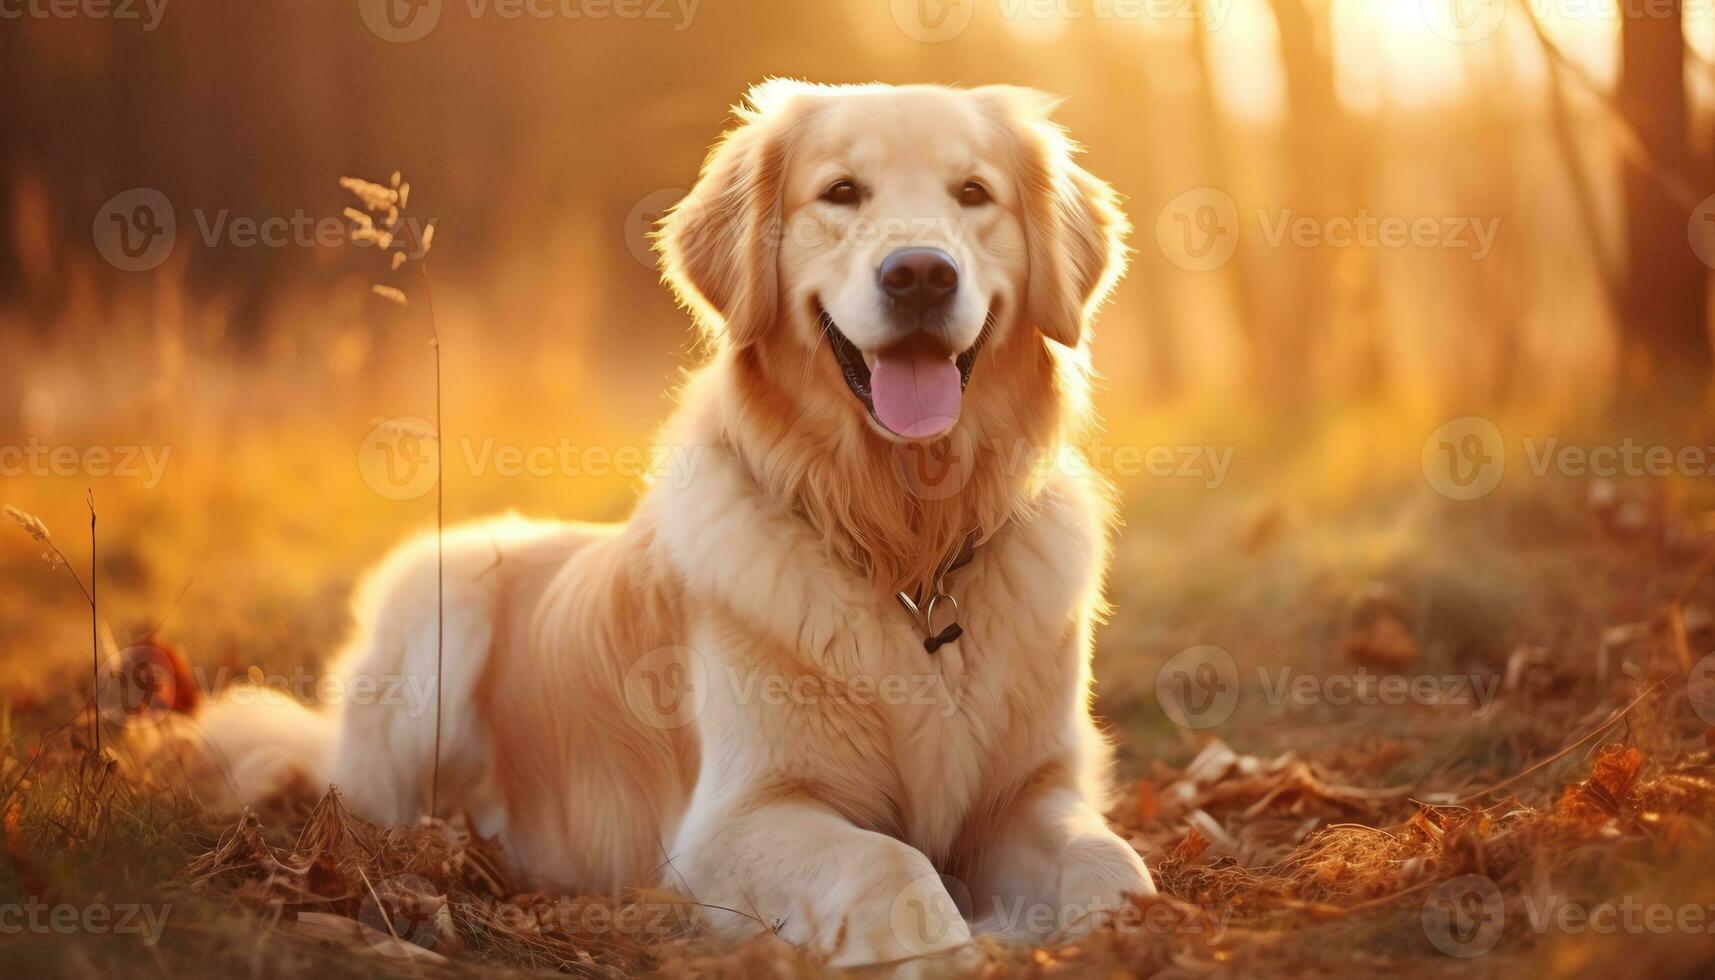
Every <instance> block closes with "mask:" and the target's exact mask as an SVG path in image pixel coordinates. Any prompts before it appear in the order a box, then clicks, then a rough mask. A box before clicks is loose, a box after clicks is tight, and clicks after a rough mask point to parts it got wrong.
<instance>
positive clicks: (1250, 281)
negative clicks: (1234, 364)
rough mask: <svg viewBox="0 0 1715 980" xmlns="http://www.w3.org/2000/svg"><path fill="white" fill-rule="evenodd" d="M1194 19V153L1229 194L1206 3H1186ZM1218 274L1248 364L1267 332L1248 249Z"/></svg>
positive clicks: (1226, 140)
mask: <svg viewBox="0 0 1715 980" xmlns="http://www.w3.org/2000/svg"><path fill="white" fill-rule="evenodd" d="M1191 3H1192V6H1193V8H1194V9H1195V13H1196V16H1195V17H1194V18H1192V21H1191V23H1192V28H1191V60H1192V63H1193V64H1195V65H1196V66H1197V150H1198V154H1199V156H1200V157H1201V159H1200V161H1199V163H1200V165H1201V169H1202V172H1203V173H1205V174H1207V175H1208V182H1209V186H1211V187H1216V188H1219V189H1221V190H1222V191H1224V192H1226V193H1227V194H1229V195H1231V194H1233V192H1234V190H1235V187H1234V183H1233V166H1232V140H1231V137H1230V134H1229V133H1228V131H1227V119H1226V116H1225V115H1224V114H1223V113H1222V112H1221V106H1220V103H1219V101H1218V100H1217V99H1216V98H1215V69H1214V60H1213V58H1212V57H1211V56H1210V53H1209V20H1208V18H1209V12H1208V7H1209V5H1208V2H1207V0H1191ZM1222 272H1223V273H1224V274H1225V275H1226V277H1227V282H1228V283H1229V285H1230V286H1231V289H1232V296H1233V309H1234V310H1235V312H1236V314H1237V316H1238V320H1239V333H1240V335H1241V336H1242V337H1244V339H1245V342H1246V343H1247V344H1249V345H1250V356H1251V357H1252V358H1253V363H1254V359H1255V357H1256V352H1257V350H1258V348H1259V347H1260V346H1261V344H1260V339H1259V336H1260V334H1261V333H1263V332H1265V331H1266V330H1267V324H1265V323H1263V322H1262V318H1263V313H1264V307H1263V303H1262V302H1261V298H1260V296H1259V295H1258V287H1259V285H1260V280H1259V277H1258V270H1257V262H1256V259H1255V252H1254V250H1247V249H1246V248H1244V245H1243V243H1242V242H1241V243H1240V246H1239V248H1238V250H1237V251H1235V252H1234V253H1233V258H1232V261H1230V262H1228V263H1227V265H1226V267H1225V268H1224V269H1223V270H1222Z"/></svg>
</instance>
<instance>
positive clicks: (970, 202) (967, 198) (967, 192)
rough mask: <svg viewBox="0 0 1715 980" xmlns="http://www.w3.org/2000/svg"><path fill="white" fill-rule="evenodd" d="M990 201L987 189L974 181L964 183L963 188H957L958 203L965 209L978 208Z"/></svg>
mask: <svg viewBox="0 0 1715 980" xmlns="http://www.w3.org/2000/svg"><path fill="white" fill-rule="evenodd" d="M992 200H994V199H993V198H991V197H989V189H988V188H987V187H984V186H983V185H981V184H979V183H977V182H976V181H974V180H967V181H965V186H964V187H961V188H959V203H960V204H962V205H964V206H965V207H967V208H974V207H979V206H981V205H984V204H987V203H988V202H990V201H992Z"/></svg>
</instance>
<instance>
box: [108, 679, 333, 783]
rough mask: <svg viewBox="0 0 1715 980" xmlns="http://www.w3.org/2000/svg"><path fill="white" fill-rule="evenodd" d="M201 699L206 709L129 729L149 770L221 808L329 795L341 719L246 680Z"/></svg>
mask: <svg viewBox="0 0 1715 980" xmlns="http://www.w3.org/2000/svg"><path fill="white" fill-rule="evenodd" d="M195 700H197V701H201V703H199V704H192V705H184V704H182V703H181V705H180V706H179V707H177V708H176V709H175V710H173V711H172V712H171V713H169V714H166V715H165V716H164V717H160V718H159V719H158V720H156V721H154V722H153V723H152V724H149V725H148V726H147V727H146V728H143V727H141V726H139V725H138V723H137V722H136V721H135V720H133V721H132V722H131V723H130V724H129V725H127V727H128V728H130V729H131V735H132V736H133V738H132V739H131V742H132V745H133V746H134V747H135V748H136V749H137V750H138V751H137V755H138V757H139V758H140V759H141V760H142V762H143V763H144V764H145V766H146V767H147V768H148V770H149V771H151V772H153V773H155V774H156V775H158V776H160V777H162V778H163V779H167V780H169V781H171V782H174V783H177V784H184V783H189V784H190V785H191V786H192V787H194V788H195V789H196V790H197V791H198V793H199V794H200V795H202V796H203V799H204V800H205V801H206V802H210V803H215V804H217V805H238V804H248V803H258V802H261V801H262V800H265V799H268V798H270V797H272V796H276V795H279V794H281V793H285V792H288V791H297V790H306V791H310V792H315V793H317V794H318V795H319V793H320V792H325V791H326V790H327V786H328V779H329V770H330V767H331V765H332V760H333V748H334V740H335V738H336V737H337V735H338V729H339V719H338V716H337V715H334V714H331V713H327V712H323V711H316V710H314V709H311V708H308V707H305V706H304V705H303V704H301V703H300V702H299V701H298V700H297V699H296V698H295V697H293V696H291V695H290V694H289V693H287V692H286V691H284V690H280V689H277V688H270V687H265V686H254V685H251V684H248V683H245V682H242V681H241V682H239V683H237V684H235V685H232V686H230V687H228V688H226V689H225V690H224V691H221V692H220V693H218V694H216V695H214V696H213V697H212V698H211V699H209V700H206V701H203V700H202V699H201V698H197V699H195Z"/></svg>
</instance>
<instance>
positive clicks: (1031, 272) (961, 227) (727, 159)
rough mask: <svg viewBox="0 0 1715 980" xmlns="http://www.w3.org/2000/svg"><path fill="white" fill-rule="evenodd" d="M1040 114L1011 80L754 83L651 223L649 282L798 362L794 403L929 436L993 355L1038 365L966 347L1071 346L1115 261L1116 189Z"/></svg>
mask: <svg viewBox="0 0 1715 980" xmlns="http://www.w3.org/2000/svg"><path fill="white" fill-rule="evenodd" d="M1051 108H1052V101H1051V100H1050V99H1048V98H1047V97H1045V96H1043V95H1041V94H1040V93H1037V92H1034V91H1031V90H1028V89H1021V88H1013V87H1009V86H989V87H984V88H977V89H972V90H957V89H950V88H942V87H938V86H904V87H893V86H885V85H865V86H821V85H810V84H806V83H801V82H794V81H788V80H773V81H769V82H766V83H763V84H762V85H759V86H757V87H756V88H754V89H752V90H751V92H750V93H749V96H748V98H747V100H746V103H745V104H744V105H743V106H741V107H739V109H738V118H739V123H738V125H737V126H736V127H735V128H734V129H732V130H731V131H730V132H728V133H727V134H726V135H725V136H724V137H723V138H722V139H721V141H720V142H719V144H717V146H716V147H715V149H714V151H713V152H712V153H711V154H710V155H709V159H708V161H707V163H706V164H705V166H704V169H703V173H702V176H701V178H700V179H699V180H698V182H697V184H696V186H695V188H694V189H693V190H692V191H691V192H690V194H688V195H687V196H686V197H685V199H684V200H683V201H682V202H680V204H679V205H678V206H677V207H676V208H675V209H674V210H673V211H672V213H671V214H670V215H668V217H667V218H666V219H665V221H664V223H663V226H662V228H661V230H660V231H659V233H658V238H659V245H660V249H661V252H662V255H663V258H664V267H665V273H666V277H667V279H668V281H669V282H670V283H671V284H672V286H673V287H674V289H675V290H676V291H677V293H678V295H679V296H680V298H681V299H682V300H683V301H684V302H685V303H686V304H687V305H688V306H690V307H691V308H692V309H693V310H695V311H696V313H697V315H698V319H699V321H700V322H701V323H702V325H703V327H704V329H705V330H706V331H707V332H708V333H709V334H710V336H712V337H713V338H715V339H716V341H717V342H718V343H719V344H722V345H725V346H727V347H728V348H731V349H734V350H743V349H745V348H758V349H760V350H761V351H763V352H765V356H766V357H767V358H768V359H769V360H771V361H772V362H774V363H777V364H782V365H787V364H789V365H792V366H793V367H795V368H796V367H798V366H800V365H801V370H800V373H801V378H800V379H795V380H794V382H793V383H794V384H795V385H796V384H799V383H800V382H802V381H804V380H806V379H807V381H808V382H809V383H810V384H811V386H812V387H811V389H809V390H806V391H800V392H798V393H796V397H798V398H800V399H802V398H805V397H807V396H809V395H812V394H813V395H814V396H816V398H817V400H818V401H825V400H826V399H827V398H828V397H830V396H828V395H826V394H825V393H826V392H832V393H834V395H835V396H837V397H838V399H839V401H840V403H841V404H840V408H839V409H838V410H839V411H843V412H845V413H846V414H847V415H848V416H849V417H850V418H851V419H852V420H853V422H854V424H857V425H860V426H867V427H869V428H870V430H871V431H873V432H874V433H876V434H879V435H880V436H882V437H883V438H885V439H888V440H892V441H917V440H931V439H935V438H937V437H940V436H943V435H945V434H947V433H948V432H949V431H950V430H951V429H953V428H954V427H955V426H956V425H957V424H958V423H959V420H960V417H961V414H962V412H964V410H965V409H967V408H969V406H967V405H966V404H965V403H966V400H967V399H966V395H967V389H971V397H972V398H973V399H974V398H977V397H978V396H980V395H981V393H982V389H983V386H984V385H985V384H987V385H997V386H998V385H999V384H1001V382H1000V381H990V380H987V379H985V377H984V372H985V370H987V369H988V365H989V362H990V361H991V360H993V361H994V362H995V363H997V364H999V363H1003V362H1004V363H1007V364H1014V365H1016V364H1021V363H1037V364H1042V363H1046V360H1047V359H1046V358H1043V357H1041V356H1037V357H1034V358H1030V357H1024V358H1013V359H1010V360H1009V359H1005V358H1002V357H1001V356H999V354H998V353H997V355H996V357H994V358H990V357H986V356H979V355H983V354H984V352H985V351H988V352H991V353H995V352H997V351H998V349H1000V348H1002V347H1012V348H1014V349H1017V348H1019V347H1021V346H1027V345H1030V344H1035V345H1036V346H1037V347H1038V348H1040V346H1041V341H1040V340H1039V339H1038V338H1039V337H1040V338H1046V339H1047V340H1048V341H1051V342H1053V343H1056V344H1060V345H1064V346H1066V347H1070V348H1079V347H1081V346H1082V345H1083V343H1084V339H1085V335H1086V327H1087V324H1088V320H1089V317H1090V314H1091V311H1092V310H1093V308H1094V307H1095V306H1096V305H1098V304H1099V303H1100V301H1101V300H1102V299H1103V297H1104V296H1105V295H1106V294H1107V292H1108V291H1109V289H1110V288H1111V287H1112V285H1113V283H1114V282H1115V280H1116V279H1117V278H1118V276H1119V274H1120V272H1121V269H1122V267H1123V264H1124V256H1125V248H1124V245H1123V244H1122V237H1123V235H1124V233H1125V231H1126V225H1125V219H1124V217H1123V215H1121V213H1120V212H1119V210H1118V209H1117V207H1116V206H1115V202H1114V195H1113V193H1112V191H1111V190H1110V189H1109V188H1108V186H1107V185H1106V184H1104V183H1102V182H1101V181H1099V180H1097V179H1096V178H1094V177H1092V176H1091V175H1090V174H1089V173H1087V172H1086V171H1084V170H1083V169H1082V168H1081V167H1079V166H1078V165H1077V164H1076V163H1075V162H1074V161H1073V158H1072V154H1073V149H1074V148H1073V146H1072V144H1071V142H1070V141H1069V140H1068V139H1067V138H1066V136H1065V135H1064V133H1063V132H1062V131H1061V130H1060V128H1059V127H1058V126H1056V125H1055V124H1054V123H1053V122H1051V121H1050V119H1049V112H1050V110H1051ZM1037 353H1038V354H1040V350H1038V351H1037ZM995 370H997V371H998V370H1000V368H998V367H997V368H996V369H995ZM780 373H782V374H785V373H787V372H786V371H784V370H782V372H780ZM996 397H998V395H997V396H996Z"/></svg>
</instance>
